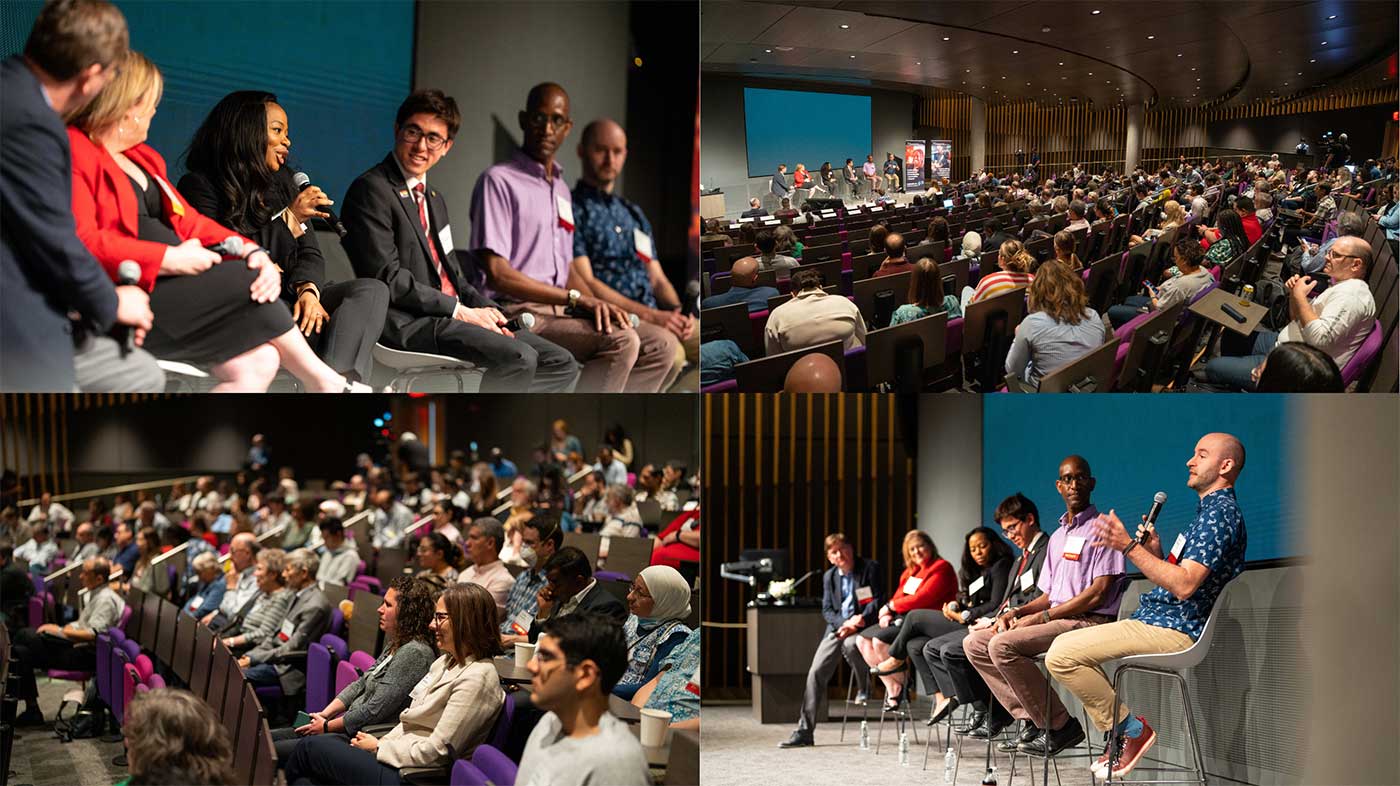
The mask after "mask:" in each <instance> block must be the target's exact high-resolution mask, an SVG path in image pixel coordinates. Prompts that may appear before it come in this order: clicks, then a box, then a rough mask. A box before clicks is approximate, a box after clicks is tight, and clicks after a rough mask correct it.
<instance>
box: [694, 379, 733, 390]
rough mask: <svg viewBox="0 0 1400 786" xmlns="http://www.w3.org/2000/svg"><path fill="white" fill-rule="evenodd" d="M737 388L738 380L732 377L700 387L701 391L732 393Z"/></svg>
mask: <svg viewBox="0 0 1400 786" xmlns="http://www.w3.org/2000/svg"><path fill="white" fill-rule="evenodd" d="M738 389H739V382H738V381H737V380H733V379H726V380H724V381H722V382H716V383H715V384H713V385H706V386H704V387H703V388H701V389H700V392H701V393H732V392H734V391H736V390H738Z"/></svg>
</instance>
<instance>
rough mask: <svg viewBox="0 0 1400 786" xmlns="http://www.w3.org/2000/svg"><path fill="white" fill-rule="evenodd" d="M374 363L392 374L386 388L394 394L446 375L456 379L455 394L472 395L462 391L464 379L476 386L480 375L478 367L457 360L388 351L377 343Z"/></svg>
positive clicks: (400, 351)
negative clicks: (474, 381) (472, 378)
mask: <svg viewBox="0 0 1400 786" xmlns="http://www.w3.org/2000/svg"><path fill="white" fill-rule="evenodd" d="M374 362H376V363H378V364H379V365H381V366H384V367H386V368H389V369H392V370H393V372H394V378H393V380H392V381H391V382H390V383H389V388H390V389H391V390H393V391H394V392H396V393H409V392H412V389H413V383H414V382H417V381H418V380H419V379H420V378H422V377H429V376H438V375H450V376H452V377H453V378H454V379H456V380H457V392H458V393H466V392H475V391H468V390H467V389H466V382H465V379H464V377H465V375H469V374H471V375H474V376H475V377H476V379H477V384H478V386H479V385H480V379H481V376H482V374H483V373H484V372H483V371H482V370H481V368H480V367H479V366H477V365H475V364H473V363H469V362H468V361H465V360H461V359H459V358H454V357H449V356H447V355H434V354H431V353H428V352H409V351H406V350H402V349H391V348H390V347H386V346H384V345H383V344H380V343H376V344H375V345H374Z"/></svg>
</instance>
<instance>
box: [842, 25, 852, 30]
mask: <svg viewBox="0 0 1400 786" xmlns="http://www.w3.org/2000/svg"><path fill="white" fill-rule="evenodd" d="M841 29H842V30H850V29H851V26H850V25H841Z"/></svg>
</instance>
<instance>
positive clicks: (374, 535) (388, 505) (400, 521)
mask: <svg viewBox="0 0 1400 786" xmlns="http://www.w3.org/2000/svg"><path fill="white" fill-rule="evenodd" d="M413 520H414V515H413V511H412V510H411V509H410V508H409V507H408V506H407V505H405V504H403V503H402V502H400V501H399V500H396V499H394V492H392V491H390V490H389V489H380V490H379V491H377V492H375V494H374V512H373V513H371V514H370V538H371V542H372V544H373V546H374V548H375V550H376V551H378V550H379V549H397V548H402V547H403V545H404V542H405V541H406V540H407V539H408V537H409V535H410V534H412V530H413Z"/></svg>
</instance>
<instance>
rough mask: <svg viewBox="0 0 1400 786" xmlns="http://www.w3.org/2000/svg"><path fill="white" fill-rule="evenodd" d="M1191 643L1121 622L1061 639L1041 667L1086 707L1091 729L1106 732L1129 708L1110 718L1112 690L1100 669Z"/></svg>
mask: <svg viewBox="0 0 1400 786" xmlns="http://www.w3.org/2000/svg"><path fill="white" fill-rule="evenodd" d="M1192 643H1193V641H1192V639H1191V637H1190V636H1187V635H1186V634H1185V633H1182V632H1181V631H1178V630H1172V629H1171V628H1160V627H1158V626H1156V625H1148V624H1147V623H1145V622H1139V621H1138V620H1120V621H1118V622H1110V623H1108V624H1106V625H1095V626H1094V627H1092V628H1083V629H1080V630H1072V631H1067V632H1065V633H1063V634H1061V635H1060V636H1058V637H1057V638H1056V639H1055V641H1054V643H1053V644H1051V645H1050V651H1049V652H1047V653H1046V654H1045V665H1046V668H1048V669H1050V673H1051V674H1052V675H1053V676H1054V677H1055V679H1056V680H1057V681H1059V683H1060V684H1061V685H1064V686H1065V687H1066V688H1069V690H1070V692H1071V693H1073V694H1074V695H1075V696H1078V697H1079V700H1080V701H1081V702H1083V703H1084V709H1085V710H1087V711H1088V713H1089V719H1090V720H1092V721H1093V723H1094V726H1095V727H1096V728H1098V730H1099V731H1108V730H1109V729H1110V728H1112V727H1113V725H1114V723H1116V722H1117V721H1121V720H1123V719H1124V718H1126V717H1128V705H1127V703H1120V704H1119V705H1118V717H1117V718H1113V717H1112V714H1113V686H1112V684H1110V683H1109V681H1108V677H1107V676H1106V675H1105V674H1104V672H1103V669H1101V668H1099V664H1101V663H1106V662H1108V661H1111V660H1116V659H1118V658H1123V657H1126V656H1128V655H1159V654H1165V653H1169V652H1180V651H1182V650H1184V649H1186V648H1188V647H1190V646H1191V645H1192Z"/></svg>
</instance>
